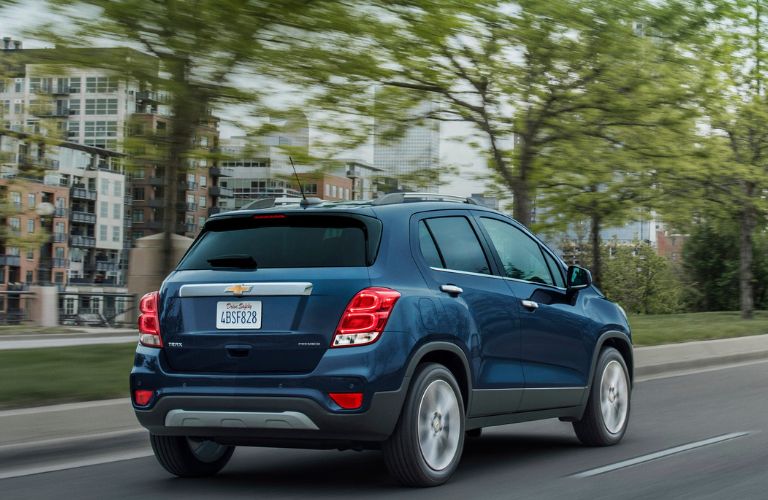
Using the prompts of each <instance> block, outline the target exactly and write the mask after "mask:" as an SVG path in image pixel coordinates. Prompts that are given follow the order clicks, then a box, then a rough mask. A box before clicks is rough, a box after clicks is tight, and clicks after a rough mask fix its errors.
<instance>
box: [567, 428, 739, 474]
mask: <svg viewBox="0 0 768 500" xmlns="http://www.w3.org/2000/svg"><path fill="white" fill-rule="evenodd" d="M748 434H750V433H749V432H732V433H730V434H723V435H722V436H715V437H713V438H709V439H705V440H703V441H696V442H694V443H688V444H684V445H682V446H675V447H674V448H669V449H667V450H662V451H657V452H655V453H650V454H648V455H643V456H640V457H636V458H632V459H629V460H624V461H623V462H617V463H615V464H611V465H606V466H604V467H598V468H596V469H590V470H588V471H584V472H579V473H578V474H573V475H572V476H571V477H578V478H585V477H592V476H597V475H600V474H605V473H606V472H612V471H615V470H619V469H624V468H626V467H632V466H633V465H638V464H642V463H645V462H650V461H651V460H658V459H660V458H664V457H668V456H670V455H675V454H677V453H683V452H685V451H689V450H693V449H696V448H701V447H703V446H709V445H712V444H717V443H722V442H724V441H730V440H731V439H736V438H740V437H744V436H747V435H748Z"/></svg>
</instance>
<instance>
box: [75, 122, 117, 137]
mask: <svg viewBox="0 0 768 500" xmlns="http://www.w3.org/2000/svg"><path fill="white" fill-rule="evenodd" d="M83 130H84V132H85V133H84V135H85V137H117V122H116V121H105V120H100V121H87V122H85V126H84V128H83Z"/></svg>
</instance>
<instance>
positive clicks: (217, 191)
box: [208, 186, 234, 198]
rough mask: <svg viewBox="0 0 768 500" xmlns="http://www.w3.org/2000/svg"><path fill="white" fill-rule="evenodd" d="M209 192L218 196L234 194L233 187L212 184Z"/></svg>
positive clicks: (228, 196) (225, 196)
mask: <svg viewBox="0 0 768 500" xmlns="http://www.w3.org/2000/svg"><path fill="white" fill-rule="evenodd" d="M208 194H210V195H211V196H213V197H218V198H232V196H233V195H234V194H233V192H232V190H231V189H229V188H223V187H219V186H211V187H210V188H208Z"/></svg>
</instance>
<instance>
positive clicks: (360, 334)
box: [331, 288, 400, 347]
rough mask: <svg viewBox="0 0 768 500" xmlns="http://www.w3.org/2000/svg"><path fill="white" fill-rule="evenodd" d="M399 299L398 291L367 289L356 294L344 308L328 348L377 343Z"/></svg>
mask: <svg viewBox="0 0 768 500" xmlns="http://www.w3.org/2000/svg"><path fill="white" fill-rule="evenodd" d="M399 298H400V292H397V291H395V290H392V289H390V288H366V289H365V290H361V291H359V292H358V293H357V295H355V296H354V297H353V298H352V300H351V301H350V302H349V304H348V305H347V309H346V310H345V311H344V315H343V316H342V317H341V321H339V326H338V327H337V328H336V333H335V334H334V335H333V342H332V343H331V347H351V346H359V345H366V344H372V343H374V342H376V340H378V338H379V336H380V335H381V332H382V331H384V327H385V326H386V325H387V320H388V319H389V314H390V313H391V312H392V308H393V307H394V306H395V302H397V299H399Z"/></svg>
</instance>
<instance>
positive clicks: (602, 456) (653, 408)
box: [0, 362, 768, 500]
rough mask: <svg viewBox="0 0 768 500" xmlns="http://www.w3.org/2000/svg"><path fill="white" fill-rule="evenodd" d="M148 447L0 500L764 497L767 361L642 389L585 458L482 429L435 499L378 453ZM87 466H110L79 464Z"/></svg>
mask: <svg viewBox="0 0 768 500" xmlns="http://www.w3.org/2000/svg"><path fill="white" fill-rule="evenodd" d="M143 442H144V440H143V437H142V438H141V439H140V440H136V439H135V438H134V440H133V441H131V440H127V441H126V442H125V446H124V448H123V449H122V450H121V451H120V452H117V453H115V452H112V453H111V454H107V455H103V456H98V457H90V459H89V457H87V453H86V452H84V453H85V456H83V457H77V458H76V459H75V458H72V459H71V460H70V465H72V464H75V462H76V464H79V465H81V466H80V467H76V468H69V469H66V470H60V471H57V472H48V473H42V474H28V475H25V476H21V477H13V478H8V479H3V480H0V497H2V498H4V499H22V498H34V499H45V498H51V499H53V498H56V499H60V498H78V499H86V498H93V499H103V498H110V499H117V498H140V499H145V500H146V499H148V498H163V499H165V500H170V499H177V498H178V499H188V498H211V497H214V496H215V497H217V498H304V497H311V498H339V497H342V498H343V497H349V498H360V497H362V496H365V498H366V499H368V498H408V499H410V498H440V499H441V500H442V499H454V498H455V499H467V498H469V499H471V500H479V499H485V498H504V499H510V498H526V499H527V498H537V499H538V498H563V499H569V500H570V499H599V498H605V499H609V498H610V499H615V498H632V499H638V498H647V499H666V498H674V499H685V498H690V499H702V498H712V499H725V498H738V499H740V500H745V499H753V498H754V499H760V498H768V362H751V363H748V364H743V365H739V366H732V367H728V368H724V369H716V370H712V369H710V370H708V371H703V372H696V373H688V374H685V375H677V376H671V377H670V376H666V377H658V378H655V379H652V380H647V381H643V382H640V383H638V384H637V385H636V386H635V391H634V399H633V408H632V416H631V422H630V427H629V430H628V433H627V435H626V437H625V439H624V441H623V442H622V444H620V445H618V446H615V447H610V448H585V447H582V446H580V445H579V443H578V442H577V441H576V439H575V437H574V435H573V432H572V430H571V427H570V425H569V424H565V423H562V422H559V421H552V420H549V421H544V422H534V423H526V424H516V425H508V426H503V427H496V428H492V429H486V430H485V432H484V434H483V437H482V438H481V439H479V440H478V441H476V442H470V443H468V446H467V448H466V449H465V452H464V458H463V461H462V464H461V466H460V467H459V470H458V472H457V473H456V475H455V476H454V478H453V479H452V480H451V481H450V482H449V483H448V484H446V485H445V486H442V487H439V488H437V489H434V488H433V489H426V490H411V489H406V488H402V487H400V486H398V485H397V484H396V483H395V482H393V481H392V480H391V479H390V478H389V477H388V476H387V474H386V471H385V468H384V463H383V461H382V459H381V456H380V455H379V454H378V453H376V452H354V451H347V452H338V451H309V450H275V449H255V448H239V449H238V450H237V451H236V452H235V455H234V458H233V459H232V461H231V462H230V464H229V465H228V466H227V467H226V468H225V469H224V471H223V472H222V473H221V474H220V475H219V476H217V477H215V478H209V479H199V480H183V479H176V478H173V477H171V476H170V475H168V474H167V473H166V472H165V471H164V470H162V469H161V468H160V466H159V465H158V464H157V463H156V462H155V460H154V458H153V457H151V456H145V457H142V458H131V457H135V456H141V455H145V454H147V452H148V448H147V447H146V445H144V444H143ZM123 458H128V459H123ZM25 460H29V457H27V458H26V459H25ZM93 462H109V463H101V464H97V465H85V464H88V463H93ZM64 463H65V464H64V465H62V467H67V465H66V460H64ZM6 465H7V464H6ZM2 466H3V464H0V469H2Z"/></svg>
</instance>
